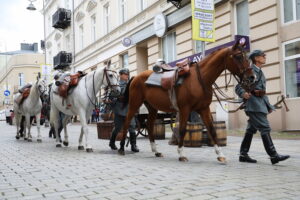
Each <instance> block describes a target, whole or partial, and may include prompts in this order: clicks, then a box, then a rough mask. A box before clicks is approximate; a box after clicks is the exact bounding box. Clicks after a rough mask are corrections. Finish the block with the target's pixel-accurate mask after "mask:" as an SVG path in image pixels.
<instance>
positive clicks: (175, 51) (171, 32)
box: [161, 30, 177, 63]
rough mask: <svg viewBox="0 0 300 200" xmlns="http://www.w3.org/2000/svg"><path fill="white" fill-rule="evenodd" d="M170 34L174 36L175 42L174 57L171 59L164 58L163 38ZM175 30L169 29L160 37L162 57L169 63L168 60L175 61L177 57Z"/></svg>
mask: <svg viewBox="0 0 300 200" xmlns="http://www.w3.org/2000/svg"><path fill="white" fill-rule="evenodd" d="M171 34H174V36H175V41H174V42H175V44H174V47H175V48H174V59H173V60H171V61H170V60H167V59H166V58H165V52H164V38H166V37H167V36H169V35H171ZM176 36H177V35H176V30H172V31H169V32H167V33H166V34H165V35H164V36H163V37H162V38H161V49H162V51H161V52H162V56H161V57H162V58H163V59H164V60H165V61H166V63H169V62H173V61H175V60H176V59H177V45H176Z"/></svg>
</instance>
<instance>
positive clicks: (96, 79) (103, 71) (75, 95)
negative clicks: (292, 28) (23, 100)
mask: <svg viewBox="0 0 300 200" xmlns="http://www.w3.org/2000/svg"><path fill="white" fill-rule="evenodd" d="M101 86H105V87H109V88H111V89H112V90H114V91H116V92H119V90H120V89H119V85H118V76H117V73H116V72H115V71H113V70H110V67H109V66H108V67H102V68H99V69H97V70H95V71H93V72H89V73H88V74H87V75H86V76H84V77H83V78H82V79H81V80H80V81H79V83H78V85H77V86H76V87H75V88H74V90H73V92H72V93H71V94H69V95H68V97H67V98H66V99H64V100H63V98H62V97H61V96H59V95H58V94H57V93H56V92H55V91H57V86H56V85H55V84H53V85H52V88H51V92H50V98H51V111H50V123H52V124H53V125H54V128H55V134H56V147H61V142H60V139H59V136H58V126H59V120H60V117H59V112H62V113H64V114H65V116H64V118H63V121H62V124H63V128H64V135H65V136H64V142H63V144H64V145H65V146H68V145H69V141H68V132H67V126H66V125H67V123H68V121H69V120H70V118H71V116H72V115H79V117H80V123H81V132H80V136H79V145H78V150H84V146H83V144H82V137H83V134H84V135H85V139H86V151H87V152H92V151H93V149H92V146H91V145H90V144H89V140H88V125H87V121H88V119H89V118H90V116H91V113H92V110H93V108H94V107H95V106H96V105H95V104H96V94H97V93H98V91H100V89H101Z"/></svg>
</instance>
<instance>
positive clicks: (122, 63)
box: [120, 52, 129, 68]
mask: <svg viewBox="0 0 300 200" xmlns="http://www.w3.org/2000/svg"><path fill="white" fill-rule="evenodd" d="M125 55H127V65H126V66H124V60H125V59H124V58H125V57H124V56H125ZM120 57H121V59H120V60H121V68H129V54H128V52H125V53H123V54H121V55H120Z"/></svg>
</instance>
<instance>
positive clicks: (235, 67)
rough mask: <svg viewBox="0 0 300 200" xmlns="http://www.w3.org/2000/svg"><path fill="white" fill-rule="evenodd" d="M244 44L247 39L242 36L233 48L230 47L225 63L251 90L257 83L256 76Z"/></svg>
mask: <svg viewBox="0 0 300 200" xmlns="http://www.w3.org/2000/svg"><path fill="white" fill-rule="evenodd" d="M244 46H245V39H244V38H242V39H240V40H238V41H237V42H236V43H235V44H234V45H233V46H232V48H231V49H229V56H228V57H227V58H226V61H225V62H226V63H225V65H226V66H227V68H228V70H229V71H231V73H232V74H234V75H235V76H236V77H238V78H237V80H238V82H239V83H240V84H241V85H242V87H243V88H244V89H246V90H250V88H251V87H252V86H253V85H254V83H255V78H256V77H255V73H254V72H253V70H252V68H251V67H250V63H249V60H248V58H247V56H246V52H245V50H244Z"/></svg>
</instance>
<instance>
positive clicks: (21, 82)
mask: <svg viewBox="0 0 300 200" xmlns="http://www.w3.org/2000/svg"><path fill="white" fill-rule="evenodd" d="M24 85H25V79H24V73H19V86H20V87H23V86H24Z"/></svg>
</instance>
